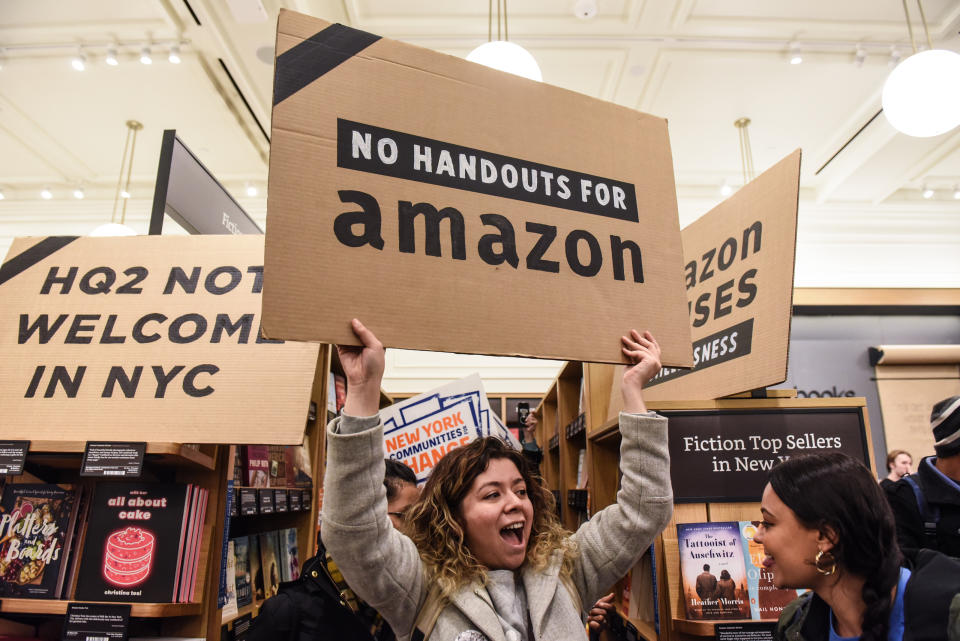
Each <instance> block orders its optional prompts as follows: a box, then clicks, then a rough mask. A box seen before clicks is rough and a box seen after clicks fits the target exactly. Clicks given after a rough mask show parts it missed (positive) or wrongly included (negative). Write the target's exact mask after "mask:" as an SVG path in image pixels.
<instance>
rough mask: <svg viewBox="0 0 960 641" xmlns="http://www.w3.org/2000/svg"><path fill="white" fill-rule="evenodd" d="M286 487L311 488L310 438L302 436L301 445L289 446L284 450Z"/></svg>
mask: <svg viewBox="0 0 960 641" xmlns="http://www.w3.org/2000/svg"><path fill="white" fill-rule="evenodd" d="M284 456H285V459H286V460H285V463H286V473H287V479H286V486H287V487H311V486H312V485H313V471H312V469H311V467H310V437H309V436H307V435H304V437H303V444H302V445H290V446H288V447H286V448H285V449H284Z"/></svg>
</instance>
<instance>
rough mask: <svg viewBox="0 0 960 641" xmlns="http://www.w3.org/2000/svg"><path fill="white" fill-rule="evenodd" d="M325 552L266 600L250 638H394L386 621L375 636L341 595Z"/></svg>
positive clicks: (298, 640)
mask: <svg viewBox="0 0 960 641" xmlns="http://www.w3.org/2000/svg"><path fill="white" fill-rule="evenodd" d="M324 560H325V555H324V553H323V549H322V548H321V550H320V552H319V553H318V554H317V556H315V557H313V558H310V559H307V561H306V562H305V563H304V564H303V568H302V569H301V570H300V578H299V579H297V580H296V581H286V582H284V583H281V584H280V587H279V590H278V592H277V594H276V595H274V596H272V597H270V598H269V599H267V600H266V601H264V602H263V605H262V606H261V607H260V614H259V615H258V616H257V617H256V618H254V619H253V625H252V626H251V627H250V631H249V632H248V634H247V637H246V638H247V641H326V640H328V639H329V640H330V641H334V640H339V639H349V640H351V641H352V640H354V639H355V640H356V641H392V640H393V639H394V635H393V633H392V632H391V630H390V626H388V625H386V623H384V626H383V627H384V629H383V630H382V631H381V634H380V639H378V640H375V639H374V637H373V636H371V634H370V632H369V629H368V628H367V626H366V625H365V624H364V622H363V621H361V619H360V618H359V617H357V616H356V615H355V614H354V613H353V611H352V610H351V609H350V608H349V607H348V606H347V605H346V603H344V602H343V601H342V600H341V598H340V593H339V591H338V590H337V587H336V584H334V583H333V581H332V580H331V579H330V577H329V575H328V574H327V572H326V571H325V569H324V567H323V563H324Z"/></svg>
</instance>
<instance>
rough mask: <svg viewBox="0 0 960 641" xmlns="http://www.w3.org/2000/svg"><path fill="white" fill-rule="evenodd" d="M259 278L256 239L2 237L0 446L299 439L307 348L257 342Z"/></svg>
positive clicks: (311, 366)
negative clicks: (10, 442) (24, 441)
mask: <svg viewBox="0 0 960 641" xmlns="http://www.w3.org/2000/svg"><path fill="white" fill-rule="evenodd" d="M262 271H263V236H136V237H130V238H76V237H50V238H39V239H38V238H19V239H17V240H15V241H14V243H13V246H12V247H11V248H10V254H9V257H8V258H7V260H6V262H4V263H3V265H2V267H0V353H2V354H3V358H2V359H0V407H2V408H3V418H2V419H0V420H2V431H3V434H4V437H9V438H30V439H32V440H37V439H44V438H54V437H55V438H57V439H60V440H63V439H68V440H69V439H72V440H77V441H87V440H104V441H117V440H119V441H129V440H130V439H131V438H137V437H139V438H141V439H145V438H146V440H151V441H155V440H158V439H159V440H164V441H171V442H179V443H228V442H231V443H232V442H237V443H300V442H301V441H302V439H303V428H304V424H305V421H306V416H307V408H308V405H309V401H310V388H311V385H312V383H313V375H314V371H315V368H316V364H317V355H318V351H319V348H318V346H317V345H312V344H303V343H284V344H274V343H268V342H265V341H264V340H263V339H261V338H260V335H259V316H260V291H261V288H262ZM147 435H149V438H147Z"/></svg>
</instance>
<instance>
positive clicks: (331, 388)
mask: <svg viewBox="0 0 960 641" xmlns="http://www.w3.org/2000/svg"><path fill="white" fill-rule="evenodd" d="M335 376H336V374H334V373H333V372H330V376H328V377H327V411H328V412H332V413H334V414H336V413H337V383H336V379H335Z"/></svg>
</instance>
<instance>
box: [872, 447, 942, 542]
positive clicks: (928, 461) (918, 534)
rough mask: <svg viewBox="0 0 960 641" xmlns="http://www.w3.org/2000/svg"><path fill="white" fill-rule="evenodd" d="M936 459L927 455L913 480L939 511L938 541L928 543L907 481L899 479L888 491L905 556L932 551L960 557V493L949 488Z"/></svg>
mask: <svg viewBox="0 0 960 641" xmlns="http://www.w3.org/2000/svg"><path fill="white" fill-rule="evenodd" d="M935 458H936V457H933V456H928V457H926V458H924V459H923V460H921V461H920V464H919V465H918V466H917V473H916V474H915V475H914V476H913V477H912V478H913V480H915V481H916V482H917V483H918V485H919V486H920V487H921V489H922V490H923V494H924V496H925V497H926V499H927V502H928V503H930V505H931V506H936V507H938V508H939V509H940V520H939V521H938V523H937V536H936V540H935V541H928V540H927V537H926V536H925V535H924V532H923V520H922V519H921V517H920V508H919V507H918V506H917V497H916V495H915V494H914V492H913V488H911V487H910V485H909V484H908V483H907V481H906V480H904V479H900V480H899V481H897V482H896V483H894V485H893V487H892V489H888V490H887V500H888V501H889V502H890V507H891V508H892V509H893V516H894V518H895V519H896V521H897V541H898V542H899V543H900V549H902V550H903V551H904V553H909V552H910V551H912V550H916V549H919V548H931V549H935V550H939V551H940V552H943V553H944V554H947V555H950V556H953V557H960V491H958V490H957V488H955V487H951V486H950V485H948V484H947V483H946V482H945V481H944V480H943V477H941V476H940V474H938V473H937V471H936V470H934V469H933V461H934V460H935Z"/></svg>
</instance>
